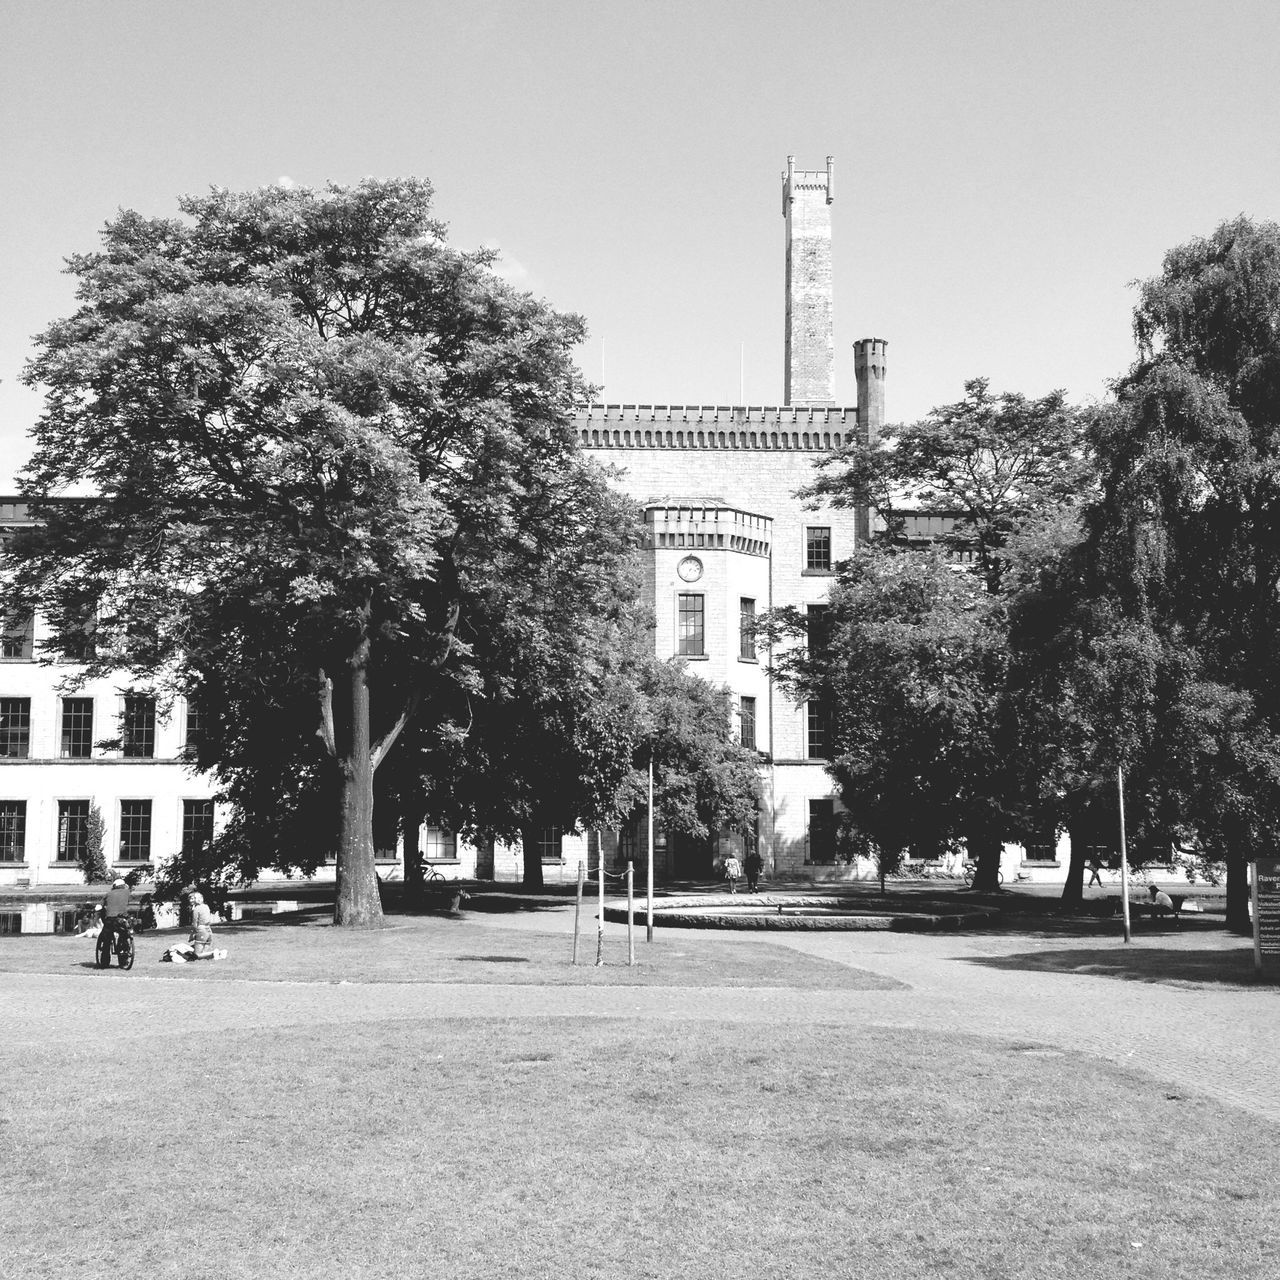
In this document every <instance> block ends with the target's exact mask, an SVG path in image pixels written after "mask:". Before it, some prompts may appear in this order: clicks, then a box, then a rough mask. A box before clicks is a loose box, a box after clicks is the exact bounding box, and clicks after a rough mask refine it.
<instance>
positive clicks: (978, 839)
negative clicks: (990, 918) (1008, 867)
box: [965, 832, 1004, 893]
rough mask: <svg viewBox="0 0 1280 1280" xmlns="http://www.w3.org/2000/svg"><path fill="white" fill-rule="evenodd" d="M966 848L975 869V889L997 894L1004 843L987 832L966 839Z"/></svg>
mask: <svg viewBox="0 0 1280 1280" xmlns="http://www.w3.org/2000/svg"><path fill="white" fill-rule="evenodd" d="M965 846H966V847H967V849H968V852H969V857H970V859H971V860H972V861H973V863H974V866H975V869H974V873H973V887H974V888H975V889H979V890H982V891H983V892H984V893H996V892H998V891H999V888H1000V854H1001V853H1002V852H1003V850H1004V843H1003V841H1001V840H1000V838H999V837H998V836H992V835H987V834H986V833H985V832H983V833H979V834H976V835H974V834H971V835H968V836H966V837H965Z"/></svg>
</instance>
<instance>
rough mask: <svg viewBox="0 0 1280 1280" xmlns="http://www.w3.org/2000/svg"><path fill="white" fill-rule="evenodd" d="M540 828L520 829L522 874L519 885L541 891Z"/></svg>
mask: <svg viewBox="0 0 1280 1280" xmlns="http://www.w3.org/2000/svg"><path fill="white" fill-rule="evenodd" d="M541 835H542V828H541V827H521V829H520V843H521V845H522V846H523V849H524V873H523V876H522V878H521V883H522V884H523V885H524V887H525V888H526V889H541V888H542V887H543V881H542V847H541V845H540V844H539V838H540V837H541Z"/></svg>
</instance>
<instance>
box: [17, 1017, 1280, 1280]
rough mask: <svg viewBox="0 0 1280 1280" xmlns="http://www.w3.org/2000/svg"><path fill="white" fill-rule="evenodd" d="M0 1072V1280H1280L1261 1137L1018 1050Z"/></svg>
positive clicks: (1112, 1076) (728, 1034)
mask: <svg viewBox="0 0 1280 1280" xmlns="http://www.w3.org/2000/svg"><path fill="white" fill-rule="evenodd" d="M6 1059H8V1060H6ZM0 1066H3V1070H4V1073H5V1079H6V1080H7V1081H8V1082H9V1087H8V1088H7V1090H6V1102H5V1104H3V1105H2V1106H0V1113H2V1114H3V1119H4V1122H5V1123H4V1126H3V1128H4V1132H5V1141H4V1146H5V1150H6V1158H5V1160H4V1163H3V1171H2V1172H0V1220H3V1222H4V1223H5V1231H4V1237H5V1242H4V1249H3V1254H2V1255H0V1275H3V1276H5V1277H9V1276H13V1277H19V1276H22V1277H59V1278H61V1277H65V1276H84V1275H93V1276H106V1275H139V1276H157V1277H168V1276H174V1277H178V1276H181V1277H186V1278H187V1280H200V1278H202V1277H206V1276H207V1277H268V1276H269V1277H274V1278H276V1280H291V1278H293V1277H308V1278H310V1277H315V1276H322V1277H324V1276H360V1277H363V1276H370V1277H374V1276H377V1277H383V1276H403V1275H415V1276H416V1275H431V1276H445V1277H468V1278H469V1277H503V1278H504V1280H507V1278H509V1277H548V1278H551V1277H555V1278H557V1280H558V1278H560V1277H578V1276H584V1277H585V1276H595V1277H606V1278H612V1277H619V1278H621V1277H628V1278H631V1277H668V1276H681V1277H685V1276H692V1277H698V1276H707V1275H714V1276H797V1277H799V1276H811V1275H818V1276H821V1275H835V1276H850V1277H852V1276H857V1277H874V1278H876V1280H880V1278H884V1280H897V1278H899V1277H902V1278H903V1280H905V1278H907V1277H910V1278H911V1280H917V1278H918V1277H922V1276H927V1277H933V1276H946V1277H956V1278H959V1277H975V1278H976V1277H984V1278H985V1277H1024V1276H1025V1277H1037V1278H1044V1277H1060V1276H1061V1277H1068V1276H1069V1277H1072V1278H1073V1280H1079V1278H1080V1277H1092V1276H1098V1277H1102V1276H1107V1277H1113V1276H1125V1277H1129V1276H1151V1277H1159V1278H1160V1280H1168V1278H1169V1277H1197V1278H1199V1280H1204V1278H1205V1277H1232V1278H1233V1280H1240V1278H1243V1277H1258V1278H1259V1280H1261V1278H1262V1277H1267V1278H1268V1280H1274V1277H1275V1275H1276V1274H1277V1270H1276V1253H1275V1252H1274V1247H1273V1246H1272V1244H1271V1241H1273V1240H1274V1225H1273V1224H1274V1221H1275V1216H1276V1213H1277V1211H1278V1210H1280V1192H1278V1191H1277V1187H1276V1183H1275V1177H1274V1175H1275V1157H1274V1147H1273V1146H1271V1145H1269V1144H1267V1143H1261V1142H1259V1140H1258V1139H1259V1134H1258V1131H1257V1128H1258V1124H1257V1121H1256V1120H1254V1119H1252V1118H1250V1117H1248V1116H1245V1115H1243V1114H1241V1113H1237V1112H1233V1111H1231V1110H1229V1109H1226V1108H1223V1107H1220V1106H1217V1105H1216V1104H1213V1103H1210V1102H1205V1101H1200V1100H1193V1099H1190V1098H1183V1097H1176V1096H1169V1094H1167V1093H1166V1092H1165V1091H1164V1090H1163V1089H1160V1088H1158V1087H1157V1088H1153V1085H1152V1083H1151V1081H1150V1080H1148V1079H1145V1078H1142V1077H1139V1076H1137V1075H1133V1074H1129V1073H1126V1072H1124V1071H1121V1070H1118V1069H1115V1068H1111V1067H1106V1066H1102V1065H1099V1064H1097V1063H1095V1062H1093V1061H1091V1060H1088V1059H1085V1058H1079V1057H1074V1056H1070V1055H1062V1054H1058V1053H1056V1052H1052V1051H1046V1050H1044V1049H1043V1048H1041V1047H1038V1046H1035V1045H1028V1044H1017V1043H1010V1042H993V1041H988V1040H978V1039H972V1038H966V1037H962V1036H955V1035H927V1034H922V1033H917V1032H903V1031H894V1030H889V1029H876V1030H874V1031H859V1032H856V1033H855V1032H852V1031H849V1030H846V1029H836V1028H831V1027H822V1026H817V1027H804V1028H794V1027H777V1028H768V1027H760V1026H751V1027H743V1026H732V1025H724V1024H708V1023H692V1024H690V1023H671V1024H665V1023H663V1024H657V1023H652V1022H647V1023H646V1022H630V1021H625V1020H620V1019H619V1020H608V1021H603V1022H601V1021H587V1020H556V1021H554V1022H553V1021H546V1020H538V1019H519V1018H512V1019H509V1020H482V1019H477V1020H462V1019H460V1020H454V1021H446V1022H439V1021H433V1022H393V1023H357V1024H354V1025H347V1026H343V1027H340V1028H338V1027H316V1028H306V1029H298V1030H289V1031H281V1032H276V1033H273V1034H270V1035H264V1034H261V1033H254V1034H248V1033H246V1034H243V1035H231V1036H225V1037H222V1038H220V1039H218V1040H217V1041H215V1042H210V1043H204V1042H202V1039H201V1037H200V1035H199V1032H198V1029H197V1028H193V1029H192V1034H191V1035H189V1036H184V1037H181V1038H175V1037H173V1036H172V1035H164V1036H157V1037H156V1038H154V1039H152V1040H145V1039H144V1040H130V1041H127V1042H121V1043H119V1044H117V1045H115V1046H102V1047H99V1046H94V1045H80V1046H78V1047H76V1048H74V1049H68V1048H67V1047H66V1046H62V1047H58V1046H54V1045H51V1046H50V1047H48V1048H47V1049H44V1050H40V1051H36V1052H31V1051H28V1052H27V1053H25V1054H24V1055H23V1057H22V1060H21V1061H14V1060H13V1059H12V1058H11V1057H9V1055H7V1054H6V1052H5V1051H4V1050H3V1049H0ZM19 1080H20V1088H15V1087H14V1086H15V1085H17V1084H18V1083H19ZM19 1103H20V1105H15V1104H19ZM1271 1136H1273V1135H1271ZM1267 1250H1271V1252H1270V1253H1268V1252H1267Z"/></svg>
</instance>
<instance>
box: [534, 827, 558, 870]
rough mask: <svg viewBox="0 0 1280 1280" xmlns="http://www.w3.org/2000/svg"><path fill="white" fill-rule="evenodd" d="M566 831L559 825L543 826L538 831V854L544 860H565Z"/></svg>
mask: <svg viewBox="0 0 1280 1280" xmlns="http://www.w3.org/2000/svg"><path fill="white" fill-rule="evenodd" d="M563 841H564V832H563V831H562V830H561V829H560V828H559V827H543V828H542V830H541V831H540V832H539V833H538V856H539V857H540V858H541V859H542V861H543V862H563V861H564V844H563Z"/></svg>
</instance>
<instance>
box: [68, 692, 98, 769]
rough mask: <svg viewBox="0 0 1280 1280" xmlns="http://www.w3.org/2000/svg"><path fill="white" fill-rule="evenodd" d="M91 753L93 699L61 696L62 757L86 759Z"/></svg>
mask: <svg viewBox="0 0 1280 1280" xmlns="http://www.w3.org/2000/svg"><path fill="white" fill-rule="evenodd" d="M92 754H93V699H92V698H63V700H62V757H63V759H64V760H87V759H88V758H89V757H90V756H91V755H92Z"/></svg>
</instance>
